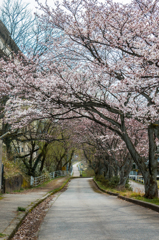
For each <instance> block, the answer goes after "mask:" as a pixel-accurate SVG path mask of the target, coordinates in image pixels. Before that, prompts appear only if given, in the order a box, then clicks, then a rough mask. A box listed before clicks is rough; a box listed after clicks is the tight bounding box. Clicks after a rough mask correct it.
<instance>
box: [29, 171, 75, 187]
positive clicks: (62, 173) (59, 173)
mask: <svg viewBox="0 0 159 240" xmlns="http://www.w3.org/2000/svg"><path fill="white" fill-rule="evenodd" d="M69 175H70V176H72V175H73V170H72V171H71V172H69V171H60V170H59V171H55V172H51V173H49V175H48V174H42V175H41V176H39V177H33V176H31V178H30V185H31V186H34V187H36V186H38V185H40V184H42V183H44V182H45V181H47V180H51V179H54V178H56V177H65V176H69Z"/></svg>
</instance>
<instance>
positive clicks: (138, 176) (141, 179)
mask: <svg viewBox="0 0 159 240" xmlns="http://www.w3.org/2000/svg"><path fill="white" fill-rule="evenodd" d="M129 179H132V180H135V181H138V182H141V183H144V179H143V176H141V175H129Z"/></svg>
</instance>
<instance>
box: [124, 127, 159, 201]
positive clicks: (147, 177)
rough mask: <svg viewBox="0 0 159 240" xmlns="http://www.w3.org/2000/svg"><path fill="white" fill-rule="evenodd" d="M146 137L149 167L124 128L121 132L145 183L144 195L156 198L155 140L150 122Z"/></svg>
mask: <svg viewBox="0 0 159 240" xmlns="http://www.w3.org/2000/svg"><path fill="white" fill-rule="evenodd" d="M148 137H149V168H147V167H146V164H145V163H144V160H143V158H142V157H141V156H140V155H139V154H138V152H137V151H136V149H135V147H134V145H133V143H132V142H131V140H130V138H129V136H128V134H127V133H126V130H125V132H124V134H123V140H124V141H125V143H126V146H127V148H128V150H129V152H130V154H131V156H132V158H133V160H134V162H135V163H136V164H137V166H138V168H139V170H140V171H141V173H142V175H143V178H144V184H145V197H146V198H150V199H152V198H156V197H158V188H157V181H156V177H157V159H156V158H155V141H154V129H153V125H152V124H151V125H150V126H149V128H148Z"/></svg>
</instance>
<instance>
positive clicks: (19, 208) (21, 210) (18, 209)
mask: <svg viewBox="0 0 159 240" xmlns="http://www.w3.org/2000/svg"><path fill="white" fill-rule="evenodd" d="M25 210H26V208H23V207H18V208H17V211H20V212H25Z"/></svg>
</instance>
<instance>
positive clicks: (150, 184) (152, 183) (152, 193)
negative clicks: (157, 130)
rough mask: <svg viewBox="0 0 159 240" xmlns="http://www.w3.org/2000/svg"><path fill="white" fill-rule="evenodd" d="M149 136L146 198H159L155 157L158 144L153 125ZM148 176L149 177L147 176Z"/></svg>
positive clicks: (145, 177)
mask: <svg viewBox="0 0 159 240" xmlns="http://www.w3.org/2000/svg"><path fill="white" fill-rule="evenodd" d="M148 136H149V165H148V166H149V174H145V175H144V176H143V177H144V182H145V197H147V198H154V197H156V198H157V197H158V187H157V180H156V178H157V158H156V156H155V151H156V144H155V135H154V126H153V124H151V125H149V127H148ZM147 175H148V176H147Z"/></svg>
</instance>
